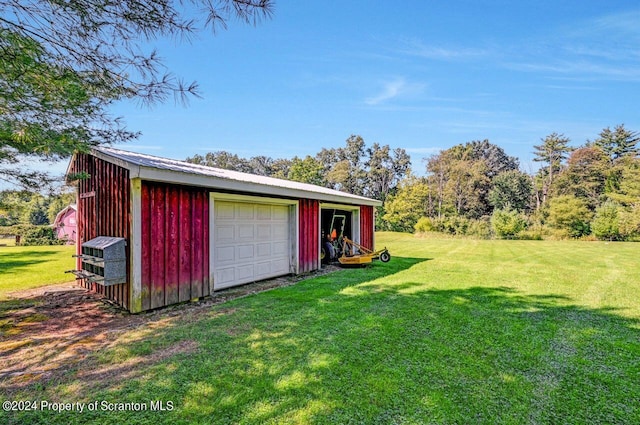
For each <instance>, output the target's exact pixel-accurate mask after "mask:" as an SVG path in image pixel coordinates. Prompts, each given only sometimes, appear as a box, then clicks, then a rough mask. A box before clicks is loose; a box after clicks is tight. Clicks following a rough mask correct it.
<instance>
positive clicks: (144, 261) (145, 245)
mask: <svg viewBox="0 0 640 425" xmlns="http://www.w3.org/2000/svg"><path fill="white" fill-rule="evenodd" d="M141 204H142V205H141V223H140V224H141V229H140V234H141V237H142V240H141V241H140V242H141V251H142V252H141V253H140V254H141V264H140V266H141V267H142V270H141V292H140V297H141V298H142V310H149V309H150V308H151V258H152V257H151V247H152V246H153V244H152V241H151V188H150V187H149V185H147V184H142V193H141Z"/></svg>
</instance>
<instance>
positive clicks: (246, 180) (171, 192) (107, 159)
mask: <svg viewBox="0 0 640 425" xmlns="http://www.w3.org/2000/svg"><path fill="white" fill-rule="evenodd" d="M83 173H86V175H88V176H86V175H85V178H81V179H79V180H78V203H77V205H78V207H77V208H78V217H77V221H78V231H77V235H78V241H77V244H76V246H77V253H78V254H81V253H82V244H83V242H87V241H89V240H91V239H94V238H96V237H98V236H110V237H118V238H124V239H125V240H126V283H122V284H115V285H111V286H105V285H102V284H100V283H95V282H93V283H91V282H89V281H87V280H84V281H83V284H84V285H85V286H86V287H87V288H89V289H92V290H94V291H97V292H100V293H101V294H103V295H105V296H107V297H108V298H110V299H112V300H114V301H116V302H117V303H118V304H120V305H121V306H123V307H125V308H126V309H128V310H129V311H131V312H140V311H144V310H149V309H154V308H158V307H163V306H167V305H171V304H175V303H179V302H182V301H188V300H190V299H194V298H200V297H203V296H207V295H211V294H212V293H213V292H214V291H216V290H219V289H223V288H226V287H230V286H235V285H241V284H244V283H248V282H253V281H257V280H262V279H265V278H270V277H274V276H279V275H283V274H289V273H293V274H299V273H305V272H309V271H312V270H316V269H319V268H320V266H321V265H320V244H321V240H320V234H321V211H323V210H326V209H339V210H340V211H347V212H348V217H349V219H350V223H349V224H350V226H349V229H350V231H351V232H353V234H352V235H349V236H350V237H351V238H352V239H354V240H356V241H360V243H361V244H362V245H364V246H366V247H368V248H374V217H373V214H374V208H373V207H374V206H376V205H380V202H379V201H377V200H373V199H369V198H365V197H361V196H355V195H351V194H348V193H344V192H339V191H336V190H331V189H327V188H324V187H320V186H315V185H310V184H304V183H299V182H292V181H288V180H280V179H274V178H270V177H263V176H257V175H252V174H246V173H239V172H235V171H229V170H222V169H217V168H211V167H205V166H201V165H195V164H190V163H186V162H182V161H176V160H172V159H166V158H159V157H154V156H150V155H143V154H138V153H133V152H127V151H123V150H119V149H113V148H97V149H94V150H93V151H92V152H91V153H90V154H76V155H75V156H74V157H73V159H72V160H71V163H70V165H69V168H68V172H67V174H68V175H70V176H71V175H78V174H80V175H82V174H83ZM80 263H81V260H80V259H78V268H80V265H81V264H80Z"/></svg>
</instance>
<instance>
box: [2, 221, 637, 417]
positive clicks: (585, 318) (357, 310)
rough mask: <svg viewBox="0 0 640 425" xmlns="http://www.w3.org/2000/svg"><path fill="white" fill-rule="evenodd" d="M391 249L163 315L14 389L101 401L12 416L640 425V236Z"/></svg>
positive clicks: (408, 244) (28, 394)
mask: <svg viewBox="0 0 640 425" xmlns="http://www.w3.org/2000/svg"><path fill="white" fill-rule="evenodd" d="M377 243H378V246H379V247H380V246H382V245H386V246H387V247H388V248H389V249H390V252H391V254H392V260H391V262H390V263H387V264H381V263H376V264H374V265H373V266H372V267H369V268H367V269H349V270H342V271H339V272H337V273H334V274H329V275H325V276H320V277H317V278H314V279H310V280H307V281H303V282H300V283H298V284H297V285H294V286H290V287H285V288H280V289H276V290H272V291H268V292H264V293H260V294H256V295H252V296H249V297H246V298H242V299H237V300H234V301H231V302H228V303H225V304H221V305H219V306H215V307H212V308H211V309H210V310H207V311H203V314H202V315H200V316H197V317H194V316H189V317H188V318H184V317H180V316H172V315H167V316H160V317H159V318H158V319H154V322H153V323H155V325H154V326H148V327H143V328H140V329H135V330H132V331H129V332H127V333H125V334H123V335H122V336H121V337H120V339H119V341H118V343H117V344H114V345H113V346H112V347H111V348H110V349H108V350H105V351H102V352H99V353H90V354H89V356H88V358H87V362H86V365H85V366H80V367H79V368H78V369H74V370H69V372H68V374H67V375H66V376H65V378H64V379H62V380H60V381H56V382H50V383H48V384H47V385H37V386H31V387H27V388H25V389H22V390H19V391H17V392H15V393H14V394H12V395H11V399H12V400H48V401H50V402H71V403H75V402H79V403H92V402H93V403H95V402H96V401H98V402H99V405H98V409H96V410H94V411H88V410H87V409H85V411H83V412H82V413H80V412H77V411H75V412H63V413H57V412H52V411H42V410H36V411H31V412H23V413H20V414H17V413H11V414H8V413H6V412H5V413H0V422H4V423H7V422H8V423H47V424H50V423H64V424H71V423H100V424H106V423H113V424H116V423H141V424H142V423H145V424H163V423H167V424H174V425H175V424H187V423H203V424H204V423H225V424H226V423H246V424H263V423H303V424H304V423H323V424H336V423H341V424H348V423H353V424H356V423H364V424H402V423H407V424H423V423H443V424H472V423H483V424H484V423H486V424H497V423H499V424H588V423H602V424H605V423H606V424H611V423H616V424H637V423H640V326H639V321H638V320H639V319H640V296H639V295H640V269H639V268H638V252H639V251H638V249H639V248H640V245H637V244H630V243H627V244H625V243H603V242H593V243H590V242H570V241H474V240H453V239H441V240H440V239H418V238H414V237H413V236H411V235H404V234H394V233H381V234H377ZM149 316H150V317H153V314H150V315H149ZM0 399H2V401H5V400H6V399H7V398H6V396H3V395H0ZM103 401H104V402H105V403H106V404H103V403H102V402H103ZM156 401H163V402H164V407H165V408H166V407H167V406H168V405H167V403H168V402H171V406H172V410H170V411H157V410H156V411H154V410H152V409H151V407H153V406H155V407H158V405H157V404H152V403H151V402H156ZM109 403H139V404H138V405H117V404H109ZM87 405H88V404H87ZM136 406H137V407H138V408H140V407H141V406H146V408H147V409H149V410H143V411H131V409H134V408H135V407H136ZM118 407H122V408H125V409H129V410H128V411H113V410H103V408H106V409H109V408H112V409H116V410H117V408H118ZM3 415H4V417H3Z"/></svg>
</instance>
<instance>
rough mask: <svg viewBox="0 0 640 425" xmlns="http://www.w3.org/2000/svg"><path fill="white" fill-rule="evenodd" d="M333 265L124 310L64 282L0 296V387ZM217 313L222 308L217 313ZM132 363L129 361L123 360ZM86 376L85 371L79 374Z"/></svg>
mask: <svg viewBox="0 0 640 425" xmlns="http://www.w3.org/2000/svg"><path fill="white" fill-rule="evenodd" d="M336 270H338V268H337V267H335V266H328V267H323V268H322V270H320V271H317V272H314V273H310V274H307V275H304V276H285V277H280V278H276V279H270V280H266V281H261V282H256V283H251V284H248V285H243V286H240V287H235V288H230V289H226V290H223V291H219V292H216V293H215V294H214V295H213V296H211V297H206V298H203V299H201V300H199V301H198V302H189V303H184V304H180V305H176V306H170V307H166V308H163V309H159V310H154V311H150V312H145V313H141V314H130V313H128V312H126V311H125V310H123V309H122V308H120V307H118V306H116V305H114V304H113V303H112V302H111V301H109V300H107V299H105V298H104V297H102V296H100V295H98V294H95V293H92V292H89V291H87V290H85V289H83V288H80V287H78V286H76V285H75V283H73V282H71V283H66V284H60V285H52V286H45V287H40V288H36V289H29V290H25V291H19V292H15V293H11V294H9V297H10V298H9V300H5V301H0V389H1V390H3V391H4V392H6V393H7V394H10V393H12V392H14V391H17V390H20V389H22V388H25V387H27V386H29V385H32V384H35V383H39V384H46V383H47V382H50V381H52V380H57V379H59V378H61V377H62V376H64V374H65V373H66V372H67V371H69V370H75V369H76V368H78V366H79V365H80V364H81V363H83V362H85V361H86V359H87V357H89V356H90V355H91V354H93V353H96V352H98V351H100V350H103V349H107V348H110V347H112V346H113V345H114V343H115V342H116V341H117V339H118V338H119V337H120V336H121V335H122V334H123V333H125V332H127V331H130V330H135V329H145V328H147V327H149V328H153V327H154V326H156V325H157V326H162V323H164V322H166V321H167V320H173V319H178V318H179V319H181V320H183V319H184V320H188V321H190V320H197V318H198V316H200V315H201V313H202V311H203V310H205V309H208V308H209V307H211V306H212V305H216V304H220V303H224V302H226V301H229V300H232V299H235V298H240V297H244V296H247V295H251V294H255V293H258V292H263V291H267V290H270V289H274V288H279V287H283V286H289V285H293V284H295V283H297V282H299V281H301V280H304V279H307V278H310V277H316V276H319V275H322V274H326V273H330V272H333V271H336ZM221 314H222V313H221ZM197 348H198V347H197V343H196V342H195V341H184V342H182V343H180V344H179V345H177V346H172V347H169V348H168V349H166V350H163V351H162V352H158V353H153V354H151V355H150V356H148V358H147V359H145V363H148V362H156V361H160V360H162V359H163V358H166V357H168V356H172V355H175V354H177V353H184V352H190V351H194V350H196V349H197ZM122 366H124V368H125V369H126V368H127V365H120V367H118V368H117V369H114V370H113V371H111V370H110V369H109V368H102V369H100V370H94V371H92V373H82V372H81V373H79V376H78V377H79V378H80V379H83V378H86V379H87V380H89V379H90V380H96V379H97V380H100V379H107V380H111V379H113V377H112V376H110V375H112V374H116V373H118V374H121V373H122V372H123V367H122ZM129 366H131V368H133V367H134V366H135V365H133V364H132V365H129ZM85 375H86V376H85Z"/></svg>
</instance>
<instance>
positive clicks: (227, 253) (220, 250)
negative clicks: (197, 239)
mask: <svg viewBox="0 0 640 425" xmlns="http://www.w3.org/2000/svg"><path fill="white" fill-rule="evenodd" d="M215 254H216V259H217V260H218V264H220V265H223V264H227V263H234V262H235V260H236V248H235V247H233V246H223V247H217V248H216V249H215Z"/></svg>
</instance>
